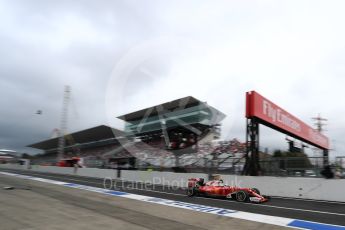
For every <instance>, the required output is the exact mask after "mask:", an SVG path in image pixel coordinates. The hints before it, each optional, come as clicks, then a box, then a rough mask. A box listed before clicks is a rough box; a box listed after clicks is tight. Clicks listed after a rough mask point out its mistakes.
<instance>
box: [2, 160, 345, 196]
mask: <svg viewBox="0 0 345 230" xmlns="http://www.w3.org/2000/svg"><path fill="white" fill-rule="evenodd" d="M1 168H3V169H19V170H29V171H34V172H49V173H57V174H66V175H79V176H87V177H95V178H106V177H107V178H112V179H117V170H112V169H96V168H79V169H77V170H76V171H74V168H62V167H54V166H38V165H33V166H32V167H31V169H25V167H24V166H21V165H11V164H0V169H1ZM192 177H194V178H205V179H206V178H207V174H203V173H173V172H158V171H133V170H122V171H121V178H120V179H122V180H125V181H133V182H146V183H152V184H163V185H170V186H177V187H185V186H186V184H187V180H188V178H192ZM222 179H223V180H224V182H225V183H226V184H228V185H232V186H240V187H255V188H258V189H259V190H260V191H261V192H262V193H263V194H265V195H270V196H282V197H291V198H303V199H315V200H328V201H338V202H345V195H344V194H343V191H345V180H344V179H323V178H302V177H266V176H265V177H250V176H235V175H222Z"/></svg>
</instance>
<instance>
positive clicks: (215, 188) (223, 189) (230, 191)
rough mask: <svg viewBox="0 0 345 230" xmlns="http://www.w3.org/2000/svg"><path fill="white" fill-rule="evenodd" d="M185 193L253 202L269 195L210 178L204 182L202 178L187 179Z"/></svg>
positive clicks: (265, 198) (260, 200)
mask: <svg viewBox="0 0 345 230" xmlns="http://www.w3.org/2000/svg"><path fill="white" fill-rule="evenodd" d="M187 195H188V196H206V197H218V198H226V199H233V200H236V201H239V202H253V203H263V202H266V201H268V200H269V197H268V196H263V195H261V194H260V191H259V190H258V189H257V188H240V187H236V186H227V185H224V183H223V181H222V180H212V181H209V182H207V183H205V182H204V179H203V178H191V179H189V180H188V188H187Z"/></svg>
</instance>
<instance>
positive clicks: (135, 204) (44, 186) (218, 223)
mask: <svg viewBox="0 0 345 230" xmlns="http://www.w3.org/2000/svg"><path fill="white" fill-rule="evenodd" d="M5 186H11V187H13V189H12V190H5V189H0V223H1V224H0V229H6V230H12V229H13V230H34V229H35V230H39V229H42V230H43V229H61V230H62V229H64V230H65V229H73V230H88V229H90V230H91V229H116V230H128V229H130V230H149V229H152V230H181V229H189V230H206V229H216V230H221V229H243V230H244V229H245V230H256V229H270V230H283V229H287V228H285V227H280V226H274V225H269V224H264V223H258V222H253V221H246V220H241V219H236V218H229V217H222V216H218V215H213V214H208V213H200V212H196V211H192V210H185V209H181V208H175V207H168V206H165V205H160V204H153V203H148V202H143V201H138V200H131V199H127V198H123V197H115V196H107V195H104V194H99V193H94V192H90V191H85V190H79V189H74V188H68V187H64V186H58V185H53V184H48V183H44V182H39V181H33V180H27V179H23V178H18V177H13V176H7V175H1V174H0V187H1V188H3V187H5Z"/></svg>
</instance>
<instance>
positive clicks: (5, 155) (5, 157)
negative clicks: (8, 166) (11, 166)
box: [0, 149, 18, 164]
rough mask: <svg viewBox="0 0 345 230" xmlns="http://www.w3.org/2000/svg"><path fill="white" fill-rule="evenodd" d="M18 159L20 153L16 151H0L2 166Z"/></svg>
mask: <svg viewBox="0 0 345 230" xmlns="http://www.w3.org/2000/svg"><path fill="white" fill-rule="evenodd" d="M16 159H18V153H17V152H16V151H12V150H7V149H0V164H5V163H8V162H12V161H14V160H16Z"/></svg>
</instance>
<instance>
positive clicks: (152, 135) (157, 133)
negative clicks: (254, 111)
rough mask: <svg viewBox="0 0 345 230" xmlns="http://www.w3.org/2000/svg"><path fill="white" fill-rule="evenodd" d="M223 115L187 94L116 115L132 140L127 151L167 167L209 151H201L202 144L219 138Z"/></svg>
mask: <svg viewBox="0 0 345 230" xmlns="http://www.w3.org/2000/svg"><path fill="white" fill-rule="evenodd" d="M224 117H225V115H224V114H223V113H222V112H220V111H219V110H217V109H215V108H214V107H212V106H210V105H208V104H207V103H206V102H201V101H200V100H198V99H196V98H194V97H191V96H188V97H184V98H180V99H177V100H173V101H170V102H166V103H163V104H159V105H156V106H153V107H149V108H145V109H142V110H139V111H135V112H132V113H129V114H125V115H122V116H119V117H118V118H119V119H121V120H123V121H124V122H125V133H126V136H127V137H132V138H133V139H134V140H135V141H134V142H133V144H132V145H130V144H129V147H128V148H127V149H128V150H129V152H131V154H132V155H134V156H136V158H138V159H140V160H141V161H144V162H146V163H149V164H152V165H156V166H157V165H159V166H161V167H165V168H167V167H178V166H185V165H191V164H194V163H196V161H198V158H202V157H204V155H209V154H211V152H212V150H210V151H208V152H205V151H203V149H202V146H204V145H205V143H210V142H212V141H214V140H216V139H219V137H220V121H221V120H222V119H223V118H224ZM200 147H201V149H199V148H200ZM200 154H201V155H200Z"/></svg>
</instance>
